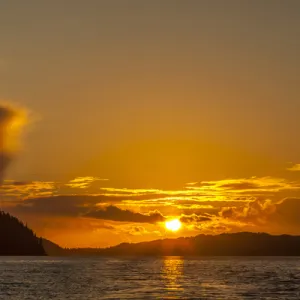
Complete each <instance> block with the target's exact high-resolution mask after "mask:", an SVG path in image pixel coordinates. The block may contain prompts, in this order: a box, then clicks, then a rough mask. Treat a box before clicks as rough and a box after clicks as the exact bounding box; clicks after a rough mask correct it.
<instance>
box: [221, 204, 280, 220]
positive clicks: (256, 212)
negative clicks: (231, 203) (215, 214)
mask: <svg viewBox="0 0 300 300" xmlns="http://www.w3.org/2000/svg"><path fill="white" fill-rule="evenodd" d="M275 210H276V205H275V204H274V203H272V201H270V200H265V201H262V200H256V201H253V202H249V203H247V204H246V205H245V206H241V207H223V208H222V209H221V211H220V213H219V215H220V216H221V217H223V218H228V219H234V220H239V221H244V222H250V223H256V224H260V223H265V222H266V220H267V218H268V216H269V215H270V214H272V213H274V212H275Z"/></svg>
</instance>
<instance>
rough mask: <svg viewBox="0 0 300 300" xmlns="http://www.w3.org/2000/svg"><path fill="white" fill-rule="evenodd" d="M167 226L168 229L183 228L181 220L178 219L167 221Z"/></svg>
mask: <svg viewBox="0 0 300 300" xmlns="http://www.w3.org/2000/svg"><path fill="white" fill-rule="evenodd" d="M165 226H166V228H167V229H168V230H171V231H177V230H179V229H180V228H181V222H180V221H179V220H178V219H174V220H170V221H166V223H165Z"/></svg>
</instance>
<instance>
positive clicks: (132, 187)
mask: <svg viewBox="0 0 300 300" xmlns="http://www.w3.org/2000/svg"><path fill="white" fill-rule="evenodd" d="M299 37H300V1H298V0H286V1H279V0H272V1H258V0H257V1H246V0H228V1H221V0H220V1H218V0H215V1H211V0H203V1H199V0H180V1H179V0H164V1H161V0H151V1H150V0H149V1H146V0H144V1H141V0H129V1H122V0H118V1H117V0H102V1H100V0H89V1H79V0H69V1H67V0H60V1H38V0H34V1H33V0H27V1H24V0H11V1H0V38H1V40H0V45H1V46H0V99H1V100H2V102H3V103H4V107H3V108H2V109H1V111H0V126H1V128H0V129H1V130H0V134H1V137H2V141H1V144H2V151H1V156H2V162H3V164H2V166H1V169H0V175H3V169H4V161H5V162H6V161H7V160H5V159H3V157H5V158H8V154H9V155H10V156H13V157H12V159H11V163H10V165H9V167H8V168H7V169H6V171H5V173H4V175H3V178H4V179H3V185H2V188H1V208H2V209H3V210H5V211H9V212H10V213H12V214H13V215H15V216H17V217H19V218H20V219H21V220H22V221H24V222H27V223H28V225H29V226H30V227H31V228H32V229H33V230H34V231H35V232H37V234H38V235H42V236H44V237H46V238H48V239H51V240H52V241H54V242H56V243H58V244H60V245H61V246H67V247H104V246H110V245H116V244H118V243H121V242H139V241H146V240H147V241H148V240H153V239H160V238H164V237H179V236H193V235H197V234H201V233H203V234H218V233H222V232H237V231H254V232H257V231H264V232H269V233H274V234H280V233H289V234H299V235H300V218H299V216H300V135H299V131H300V120H299V113H300V74H299V73H300V56H299V53H300V39H299ZM7 105H8V106H9V107H13V109H14V111H15V112H13V113H7V112H10V108H7ZM20 110H22V111H23V112H24V111H26V112H27V119H28V121H27V124H26V126H25V127H24V130H23V131H22V135H21V137H20V147H18V151H16V149H17V148H16V147H14V148H13V149H12V148H11V147H10V146H9V147H8V146H7V145H6V144H5V141H7V140H6V138H7V135H8V136H9V137H10V136H11V134H12V131H11V130H12V129H13V128H11V123H10V121H11V120H12V118H13V115H14V114H16V113H20ZM2 111H3V112H2ZM17 117H18V118H20V115H19V116H17ZM6 125H9V126H8V127H7V126H6ZM3 128H5V129H4V130H3ZM2 135H3V136H2ZM11 141H12V139H11V140H10V143H11ZM12 151H13V152H12ZM172 219H179V220H180V221H181V223H182V227H181V228H180V230H178V231H176V232H172V231H168V230H166V227H165V221H166V220H172Z"/></svg>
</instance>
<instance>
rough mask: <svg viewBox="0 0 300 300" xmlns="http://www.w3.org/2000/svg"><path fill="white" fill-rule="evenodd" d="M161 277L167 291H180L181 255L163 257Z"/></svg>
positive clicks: (181, 288)
mask: <svg viewBox="0 0 300 300" xmlns="http://www.w3.org/2000/svg"><path fill="white" fill-rule="evenodd" d="M161 273H162V275H161V276H162V278H163V281H164V283H165V285H166V288H167V290H168V291H172V292H175V291H182V290H183V287H182V285H181V281H182V277H183V259H182V258H181V257H165V258H164V261H163V266H162V272H161Z"/></svg>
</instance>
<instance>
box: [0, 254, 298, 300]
mask: <svg viewBox="0 0 300 300" xmlns="http://www.w3.org/2000/svg"><path fill="white" fill-rule="evenodd" d="M0 299H5V300H10V299H13V300H29V299H32V300H33V299H34V300H44V299H56V300H61V299H72V300H77V299H78V300H87V299H120V300H121V299H230V300H234V299H288V300H293V299H300V258H295V257H294V258H284V257H280V258H274V257H256V258H251V257H242V258H238V257H222V258H197V259H186V258H181V257H165V258H127V259H124V258H120V259H119V258H78V257H77V258H53V257H46V258H45V257H40V258H38V257H30V258H28V257H0Z"/></svg>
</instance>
